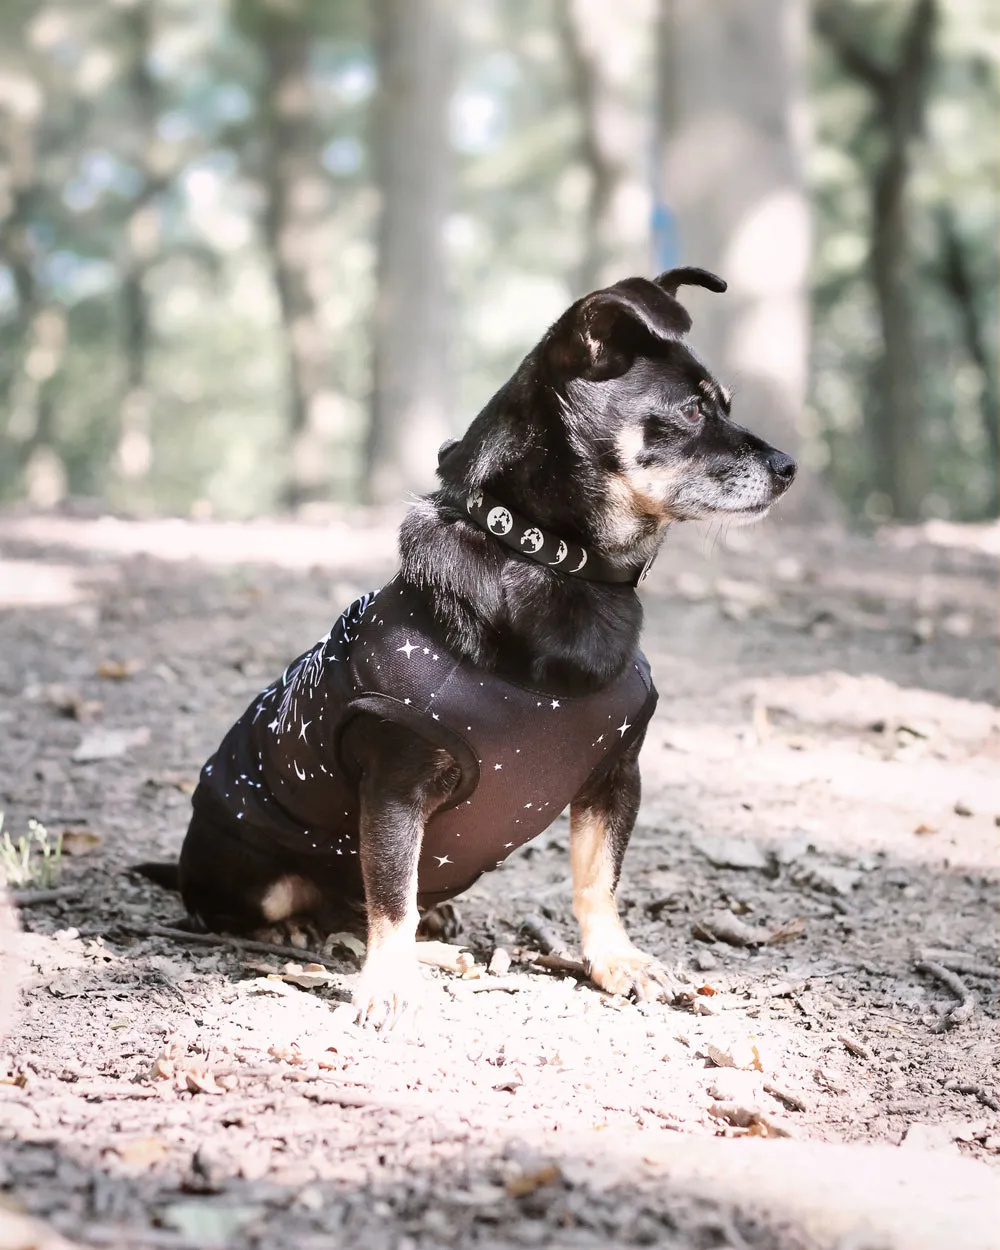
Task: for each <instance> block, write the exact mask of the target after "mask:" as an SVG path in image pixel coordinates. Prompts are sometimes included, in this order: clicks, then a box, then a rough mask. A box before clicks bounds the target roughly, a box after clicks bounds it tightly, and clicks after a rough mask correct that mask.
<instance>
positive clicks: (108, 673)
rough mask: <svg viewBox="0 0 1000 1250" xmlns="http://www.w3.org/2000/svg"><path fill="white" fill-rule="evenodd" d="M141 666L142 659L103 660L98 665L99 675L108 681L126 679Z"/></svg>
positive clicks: (133, 674) (134, 673)
mask: <svg viewBox="0 0 1000 1250" xmlns="http://www.w3.org/2000/svg"><path fill="white" fill-rule="evenodd" d="M141 668H142V661H141V660H102V661H101V662H100V664H98V666H97V676H98V677H104V678H106V679H107V680H108V681H126V680H128V678H129V677H134V676H135V675H136V673H138V671H139V670H140V669H141Z"/></svg>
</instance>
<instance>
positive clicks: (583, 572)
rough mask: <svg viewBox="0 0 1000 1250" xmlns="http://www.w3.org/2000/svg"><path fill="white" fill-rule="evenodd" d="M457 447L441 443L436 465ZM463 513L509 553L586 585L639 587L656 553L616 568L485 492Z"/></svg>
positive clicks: (474, 496) (477, 494) (452, 441)
mask: <svg viewBox="0 0 1000 1250" xmlns="http://www.w3.org/2000/svg"><path fill="white" fill-rule="evenodd" d="M457 446H458V442H457V440H456V439H453V438H450V439H448V440H447V441H446V442H444V443H442V444H441V447H440V449H439V450H438V464H439V465H440V464H441V463H442V462H443V460H444V458H445V456H447V454H448V452H450V451H451V450H452V449H453V448H454V447H457ZM465 510H466V512H467V513H468V514H469V516H470V517H471V518H472V520H473V521H475V523H476V524H477V525H478V526H479V527H480V529H484V530H485V531H486V532H487V534H492V535H493V537H494V538H499V540H500V541H501V542H502V543H503V544H504V546H506V547H509V548H510V549H511V551H516V552H517V553H518V555H521V556H524V557H525V558H526V559H528V560H534V562H535V563H536V564H542V565H545V566H546V567H547V568H550V569H553V570H555V571H556V572H557V573H568V574H569V575H570V576H571V577H582V578H583V579H584V581H588V582H609V583H612V584H615V585H619V586H624V585H629V586H639V585H641V584H642V582H644V581H645V580H646V575H647V573H648V572H649V570H650V569H651V568H652V566H653V561H654V560H655V559H656V556H657V554H658V553H657V552H656V551H654V552H653V554H652V555H651V556H650V557H649V559H648V560H647V561H646V563H645V564H644V565H643V566H642V568H641V569H639V570H636V569H620V568H617V567H616V566H615V565H613V564H612V563H611V561H610V560H607V559H605V557H604V556H602V555H601V554H600V552H597V551H590V550H589V549H588V548H586V547H583V546H581V545H580V543H569V542H566V541H565V539H562V538H559V537H558V535H556V534H550V533H549V531H548V530H543V529H542V527H541V526H540V525H536V524H535V523H534V521H529V520H528V518H527V517H524V516H521V514H520V513H519V512H515V511H514V509H513V508H508V507H507V505H506V504H502V503H501V502H500V500H499V499H494V497H493V496H492V495H487V493H486V492H485V491H484V490H477V491H475V492H474V493H473V494H471V495H470V496H469V497H468V499H466V501H465Z"/></svg>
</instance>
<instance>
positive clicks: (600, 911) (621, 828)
mask: <svg viewBox="0 0 1000 1250" xmlns="http://www.w3.org/2000/svg"><path fill="white" fill-rule="evenodd" d="M641 745H642V743H641V740H640V741H639V742H636V743H634V744H633V745H632V747H630V749H629V751H628V753H627V754H626V755H625V757H624V758H623V759H622V760H621V761H620V762H619V763H618V764H617V765H616V766H615V767H614V768H612V769H611V770H610V771H609V772H608V773H607V774H606V775H605V776H604V777H602V778H601V779H600V781H598V782H597V783H595V784H594V785H593V786H589V787H587V788H586V789H584V791H583V792H582V793H581V794H580V795H579V796H578V797H577V798H576V799H575V800H574V802H573V803H572V804H571V806H570V835H569V836H570V858H571V860H572V864H573V913H574V915H575V916H576V919H577V921H578V923H579V925H580V940H581V946H582V949H583V958H584V961H585V963H586V964H587V967H588V968H589V970H590V976H591V980H592V981H593V982H594V984H595V985H598V986H600V988H601V989H602V990H607V991H608V992H609V993H611V994H633V995H634V996H635V997H636V998H637V999H638V1000H639V1001H640V1002H642V1001H646V1000H650V999H653V1000H657V999H666V998H670V997H671V996H672V991H673V990H674V988H675V987H676V982H675V980H674V978H673V977H671V975H670V974H669V973H668V972H667V971H666V970H665V969H664V968H662V967H661V966H660V965H659V964H658V963H657V962H656V960H655V959H654V958H653V956H652V955H647V954H646V952H645V951H641V950H639V948H638V947H637V946H633V944H632V942H631V940H630V939H629V936H628V934H627V933H626V932H625V929H624V927H623V926H622V922H621V918H620V917H619V915H618V904H617V903H616V902H615V891H616V889H617V888H618V878H619V876H620V874H621V867H622V860H623V858H624V856H625V850H626V848H627V846H628V841H629V838H630V837H631V834H632V827H633V825H634V824H635V818H636V815H637V813H638V811H639V794H640V780H639V763H638V755H639V748H640V746H641Z"/></svg>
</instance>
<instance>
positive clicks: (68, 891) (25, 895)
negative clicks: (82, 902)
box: [10, 885, 83, 907]
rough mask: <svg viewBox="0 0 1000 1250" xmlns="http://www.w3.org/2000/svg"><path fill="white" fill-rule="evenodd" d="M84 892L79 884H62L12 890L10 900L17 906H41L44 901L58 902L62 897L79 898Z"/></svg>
mask: <svg viewBox="0 0 1000 1250" xmlns="http://www.w3.org/2000/svg"><path fill="white" fill-rule="evenodd" d="M82 893H83V890H82V889H81V888H80V887H79V886H78V885H60V886H56V887H55V889H52V890H11V892H10V901H11V902H12V903H13V904H14V906H15V907H40V906H41V905H42V904H43V903H58V902H59V900H60V899H68V898H79V897H80V895H81V894H82Z"/></svg>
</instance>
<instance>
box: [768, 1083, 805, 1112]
mask: <svg viewBox="0 0 1000 1250" xmlns="http://www.w3.org/2000/svg"><path fill="white" fill-rule="evenodd" d="M764 1092H765V1093H766V1094H770V1095H771V1097H772V1098H777V1100H778V1102H781V1103H784V1105H785V1106H786V1107H788V1108H789V1110H791V1111H805V1109H806V1104H805V1103H804V1102H803V1101H802V1099H801V1098H800V1097H799V1096H798V1094H793V1093H791V1091H789V1090H787V1089H782V1088H781V1087H780V1086H779V1085H772V1084H771V1083H770V1082H769V1081H767V1082H765V1084H764Z"/></svg>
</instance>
